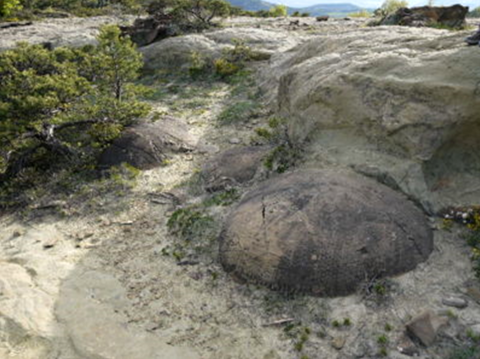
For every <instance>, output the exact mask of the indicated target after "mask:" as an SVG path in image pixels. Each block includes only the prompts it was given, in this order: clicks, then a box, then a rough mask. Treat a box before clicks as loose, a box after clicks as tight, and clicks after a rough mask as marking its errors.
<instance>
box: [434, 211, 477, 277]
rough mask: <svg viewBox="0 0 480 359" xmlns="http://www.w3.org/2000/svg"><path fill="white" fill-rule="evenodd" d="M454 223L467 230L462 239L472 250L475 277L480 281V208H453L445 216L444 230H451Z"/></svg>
mask: <svg viewBox="0 0 480 359" xmlns="http://www.w3.org/2000/svg"><path fill="white" fill-rule="evenodd" d="M453 223H458V224H460V225H462V226H464V227H465V228H466V231H465V232H464V233H463V235H462V239H463V240H465V242H466V243H467V244H468V245H469V246H470V248H471V259H472V263H473V271H474V273H475V276H476V277H477V278H478V279H480V207H478V206H474V207H468V208H467V207H463V208H451V209H449V210H447V211H446V213H444V214H443V228H444V229H446V230H449V229H450V228H451V226H452V224H453Z"/></svg>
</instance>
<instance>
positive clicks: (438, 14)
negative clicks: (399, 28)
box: [381, 5, 468, 28]
mask: <svg viewBox="0 0 480 359" xmlns="http://www.w3.org/2000/svg"><path fill="white" fill-rule="evenodd" d="M467 13H468V7H465V6H462V5H453V6H446V7H443V6H422V7H413V8H401V9H398V10H397V11H396V12H395V13H394V14H392V15H389V16H387V17H386V18H385V19H383V20H382V22H381V25H404V26H416V27H422V26H429V25H437V24H438V25H443V26H446V27H451V28H460V27H462V26H464V25H465V16H466V15H467Z"/></svg>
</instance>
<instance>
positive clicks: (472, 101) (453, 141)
mask: <svg viewBox="0 0 480 359" xmlns="http://www.w3.org/2000/svg"><path fill="white" fill-rule="evenodd" d="M464 36H465V35H464V34H462V33H459V34H452V33H448V32H446V31H440V30H434V29H415V28H399V27H396V28H392V27H379V28H373V29H359V30H356V31H351V32H346V33H343V34H340V35H337V36H335V35H329V36H319V37H317V38H315V39H313V40H310V41H309V42H307V43H305V44H303V45H301V46H298V47H297V48H295V49H293V50H291V51H290V52H289V54H287V55H282V56H277V57H274V58H273V61H272V65H271V66H270V67H269V68H268V69H267V70H266V71H265V78H266V82H265V84H266V86H268V87H270V88H275V86H274V85H273V82H274V81H277V83H278V87H276V88H277V89H278V91H277V92H275V91H270V94H271V98H275V99H276V101H277V103H278V107H279V112H280V114H281V115H283V116H284V117H286V118H288V119H289V121H290V122H289V134H290V137H291V139H292V140H293V141H294V142H295V143H296V144H299V145H301V144H303V143H305V142H306V140H309V141H310V145H309V150H310V152H311V153H312V157H311V158H312V159H314V160H320V157H322V158H323V159H324V158H325V157H328V159H329V160H333V161H337V162H339V163H341V164H343V165H347V166H350V167H354V168H355V169H356V170H358V171H360V172H362V173H364V174H367V175H369V176H372V177H375V178H377V179H380V178H383V179H387V180H388V182H390V183H387V184H389V185H391V184H393V187H395V188H399V189H400V190H401V191H403V192H405V193H406V194H407V195H408V196H410V197H412V198H415V199H416V200H417V201H419V202H420V203H422V205H423V206H424V208H425V209H427V210H428V211H431V212H435V211H438V210H439V209H440V208H443V207H446V206H451V205H471V204H474V203H475V202H478V201H480V159H479V158H478V157H477V156H476V155H474V154H475V153H478V146H479V145H478V143H480V141H479V139H480V130H479V128H480V123H479V121H478V113H479V111H480V97H479V96H478V92H479V90H478V83H479V82H480V71H478V66H477V65H476V64H478V63H479V61H480V51H478V50H477V49H476V48H475V49H473V48H469V47H467V46H466V45H465V44H464V43H463V38H464Z"/></svg>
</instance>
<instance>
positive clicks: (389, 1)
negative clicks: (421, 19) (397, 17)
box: [375, 0, 408, 17]
mask: <svg viewBox="0 0 480 359" xmlns="http://www.w3.org/2000/svg"><path fill="white" fill-rule="evenodd" d="M404 7H408V1H407V0H385V1H384V2H383V4H382V6H380V8H379V9H377V10H376V11H375V13H376V14H377V15H379V16H382V17H385V16H388V15H390V14H393V13H395V12H396V11H397V10H399V9H401V8H404Z"/></svg>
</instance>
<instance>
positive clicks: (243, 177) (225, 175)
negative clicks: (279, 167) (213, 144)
mask: <svg viewBox="0 0 480 359" xmlns="http://www.w3.org/2000/svg"><path fill="white" fill-rule="evenodd" d="M269 151H271V147H270V146H249V147H235V148H232V149H229V150H227V151H225V152H222V153H220V154H218V155H217V156H215V157H213V158H212V159H211V160H209V161H207V162H206V163H205V164H204V165H203V168H202V178H203V180H204V185H205V189H206V190H207V191H208V192H215V191H220V190H224V189H226V188H228V187H231V186H239V185H244V184H247V183H249V182H250V181H252V180H253V179H254V178H255V176H256V175H257V174H258V173H260V172H261V170H262V169H263V168H264V166H263V161H264V160H265V158H266V157H267V155H268V153H269Z"/></svg>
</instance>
